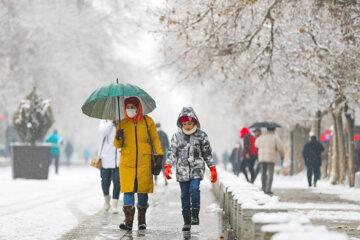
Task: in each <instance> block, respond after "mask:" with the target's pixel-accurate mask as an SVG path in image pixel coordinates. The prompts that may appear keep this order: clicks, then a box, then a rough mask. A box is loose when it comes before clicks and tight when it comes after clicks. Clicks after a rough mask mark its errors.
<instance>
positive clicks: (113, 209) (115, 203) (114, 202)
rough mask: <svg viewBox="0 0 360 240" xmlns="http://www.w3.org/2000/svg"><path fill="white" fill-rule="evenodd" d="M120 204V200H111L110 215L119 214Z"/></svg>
mask: <svg viewBox="0 0 360 240" xmlns="http://www.w3.org/2000/svg"><path fill="white" fill-rule="evenodd" d="M118 202H119V200H118V199H112V200H111V206H110V209H109V212H110V213H114V214H116V213H119V211H118V209H117V206H118Z"/></svg>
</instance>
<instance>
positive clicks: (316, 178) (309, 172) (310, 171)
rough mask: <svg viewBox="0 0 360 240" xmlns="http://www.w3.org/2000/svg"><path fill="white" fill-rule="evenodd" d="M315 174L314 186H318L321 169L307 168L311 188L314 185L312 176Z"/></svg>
mask: <svg viewBox="0 0 360 240" xmlns="http://www.w3.org/2000/svg"><path fill="white" fill-rule="evenodd" d="M313 172H314V185H316V182H317V180H319V179H320V167H318V168H313V167H307V179H308V183H309V187H311V185H312V184H311V183H312V174H313Z"/></svg>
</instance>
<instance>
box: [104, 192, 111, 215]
mask: <svg viewBox="0 0 360 240" xmlns="http://www.w3.org/2000/svg"><path fill="white" fill-rule="evenodd" d="M104 200H105V203H104V210H105V211H108V210H109V208H110V195H105V196H104Z"/></svg>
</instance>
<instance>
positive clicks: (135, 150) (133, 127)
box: [114, 97, 164, 230]
mask: <svg viewBox="0 0 360 240" xmlns="http://www.w3.org/2000/svg"><path fill="white" fill-rule="evenodd" d="M124 105H125V107H124V113H125V117H126V118H124V119H123V120H122V121H121V129H120V127H119V126H120V125H118V126H117V129H116V137H115V140H114V145H115V147H116V148H121V158H120V159H121V160H120V166H119V171H120V184H121V192H123V193H124V207H123V211H124V214H125V220H124V222H123V223H121V224H120V226H119V227H120V229H124V230H131V229H132V224H133V220H134V214H135V207H134V205H135V196H134V195H135V193H137V195H138V204H137V208H138V226H139V229H146V221H145V214H146V210H147V208H148V207H149V204H148V193H152V192H153V176H152V172H151V144H150V139H149V137H150V136H148V131H147V126H148V129H149V132H150V135H151V140H152V143H153V145H154V148H155V151H156V154H157V155H164V154H163V151H162V149H161V143H160V140H159V137H158V134H157V131H156V126H155V124H154V121H153V120H152V119H151V118H150V117H149V116H144V115H143V113H142V106H141V102H140V100H139V99H138V98H136V97H130V98H127V99H125V104H124ZM146 124H147V126H146Z"/></svg>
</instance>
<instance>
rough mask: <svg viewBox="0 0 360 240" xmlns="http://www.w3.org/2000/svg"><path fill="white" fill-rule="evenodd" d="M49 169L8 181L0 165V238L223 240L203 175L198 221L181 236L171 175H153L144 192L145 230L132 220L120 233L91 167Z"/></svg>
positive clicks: (219, 217) (118, 216) (216, 209)
mask: <svg viewBox="0 0 360 240" xmlns="http://www.w3.org/2000/svg"><path fill="white" fill-rule="evenodd" d="M53 172H54V169H53V168H51V169H50V176H49V180H47V181H46V180H25V179H16V180H13V179H12V176H11V168H10V167H6V168H0V181H1V184H2V187H1V189H2V191H1V193H0V239H2V240H8V239H9V240H10V239H11V240H12V239H22V240H23V239H31V240H32V239H40V240H41V239H44V240H45V239H46V240H49V239H62V240H68V239H90V238H91V239H120V238H121V239H184V237H185V238H189V239H190V238H191V239H219V238H220V236H221V235H224V239H228V238H227V235H226V234H227V233H225V234H224V233H223V225H222V214H221V210H220V209H219V206H218V204H217V203H216V200H215V197H214V196H213V194H212V191H211V183H210V181H209V180H208V179H206V180H204V181H202V183H201V211H200V226H194V227H193V228H192V230H191V234H188V233H187V235H186V236H185V235H184V234H183V232H182V231H181V228H182V225H183V219H182V215H181V201H180V187H179V184H178V183H177V182H176V180H171V181H169V184H168V186H165V184H164V179H163V178H162V176H159V179H158V185H157V186H155V188H154V193H153V194H150V195H149V204H150V208H149V210H148V212H147V216H146V217H147V223H148V229H147V230H145V231H137V220H136V219H135V221H134V229H133V231H132V232H128V233H126V232H124V231H121V230H120V229H119V227H118V226H119V223H120V222H122V221H123V219H124V216H123V213H122V211H121V206H119V214H110V213H106V212H104V211H103V209H102V206H103V197H102V191H101V185H100V174H99V171H98V170H97V169H95V168H92V167H69V168H67V167H62V168H60V174H59V175H55V174H53ZM207 178H208V177H207ZM121 196H122V194H121ZM119 205H122V204H121V203H120V204H119ZM135 218H136V215H135ZM209 226H210V227H209Z"/></svg>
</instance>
